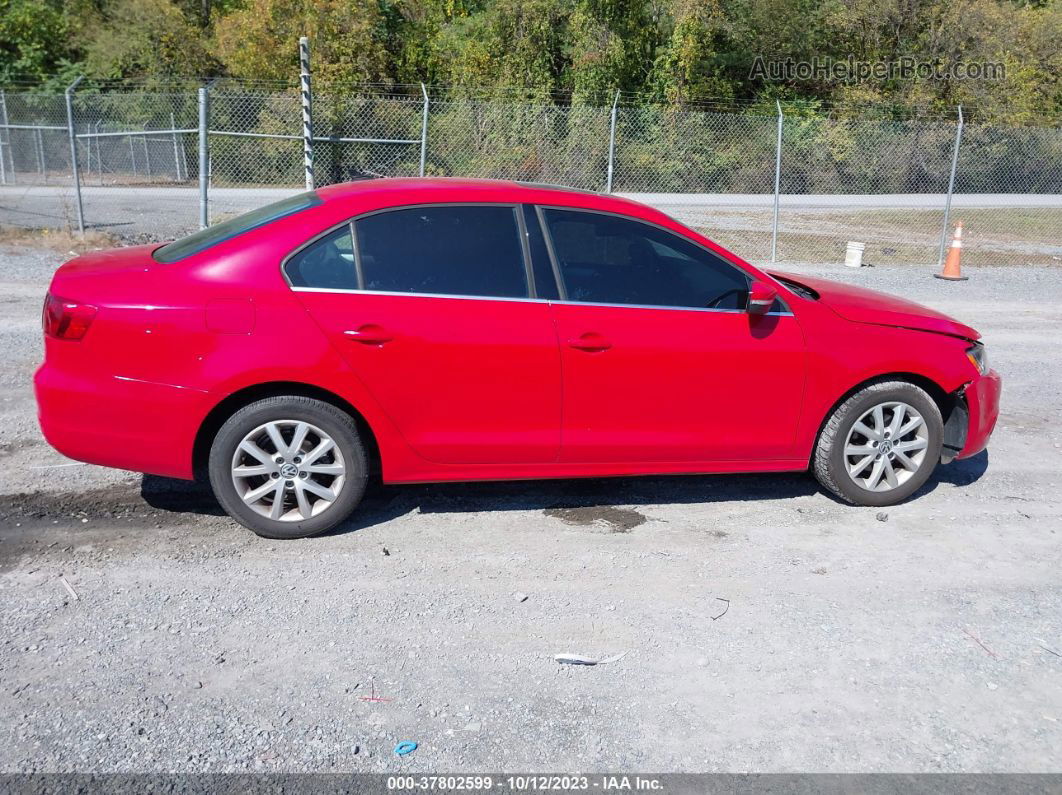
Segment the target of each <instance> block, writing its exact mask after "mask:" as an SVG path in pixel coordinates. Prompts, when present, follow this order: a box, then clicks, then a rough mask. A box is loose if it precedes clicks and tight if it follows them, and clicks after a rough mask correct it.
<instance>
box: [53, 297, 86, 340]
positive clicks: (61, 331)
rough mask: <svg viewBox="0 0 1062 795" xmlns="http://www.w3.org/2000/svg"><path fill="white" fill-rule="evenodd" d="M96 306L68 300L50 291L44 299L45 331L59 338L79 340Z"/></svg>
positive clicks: (83, 334)
mask: <svg viewBox="0 0 1062 795" xmlns="http://www.w3.org/2000/svg"><path fill="white" fill-rule="evenodd" d="M94 317H96V307H94V306H92V305H91V304H79V303H78V302H76V301H67V300H65V299H62V298H58V297H56V296H54V295H52V294H51V293H48V295H47V297H46V298H45V299H44V315H43V325H44V333H45V334H47V335H48V336H49V337H55V338H56V339H57V340H79V339H81V338H82V337H84V336H85V332H86V331H88V327H89V326H90V325H91V324H92V319H93V318H94Z"/></svg>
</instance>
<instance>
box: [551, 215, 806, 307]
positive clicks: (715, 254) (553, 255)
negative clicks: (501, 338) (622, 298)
mask: <svg viewBox="0 0 1062 795" xmlns="http://www.w3.org/2000/svg"><path fill="white" fill-rule="evenodd" d="M535 208H536V209H537V210H538V222H539V225H540V226H541V227H542V236H543V237H544V238H545V239H546V250H547V251H548V252H549V256H550V259H551V260H552V261H553V275H554V276H555V277H556V279H557V286H558V288H559V290H560V294H561V299H562V302H564V303H573V304H582V305H584V306H638V307H640V308H644V309H656V308H659V309H691V310H694V311H702V310H704V309H710V307H696V306H670V305H666V306H656V305H642V304H598V303H592V302H590V301H567V296H568V290H567V287H566V286H565V284H564V277H563V275H562V274H561V272H560V262H559V261H558V259H557V253H556V250H555V249H554V247H553V233H552V232H551V231H550V228H549V225H548V224H547V223H546V217H545V212H544V211H545V210H564V211H569V212H578V213H595V214H597V215H607V216H610V217H612V218H619V219H620V220H623V221H634V222H636V223H639V224H645V225H646V226H651V227H654V228H655V229H659V230H660V231H661V232H664V233H665V234H668V235H672V236H674V237H678V238H680V239H682V240H685V241H687V242H688V243H691V244H693V245H694V246H696V247H697V248H699V249H700V250H701V251H703V252H705V253H706V254H709V255H711V256H713V257H715V258H716V259H718V260H719V261H720V262H721V263H722V264H723V265H725V266H727V267H728V268H733V269H734V270H735V271H737V272H738V273H740V274H741V275H742V276H744V277H745V279H746V280H747V281H748V284H749V286H750V287H751V286H752V281H753V276H752V274H751V273H749V272H748V271H746V270H745V269H744V268H741V267H739V266H737V265H735V264H734V263H733V262H731V261H730V260H728V259H727V258H726V257H724V256H722V255H721V254H719V253H718V252H717V251H712V249H710V248H708V247H707V246H705V245H704V244H702V243H699V242H697V241H696V240H693V239H692V238H689V237H686V236H685V235H680V234H679V233H678V232H676V231H675V230H673V229H668V228H667V227H666V226H662V225H661V224H658V223H656V222H655V221H647V220H645V219H644V218H635V217H634V216H632V215H624V214H622V213H617V212H612V211H611V210H597V209H592V208H587V207H572V206H569V205H564V204H536V205H535ZM675 223H679V222H678V221H676V222H675ZM680 225H683V224H680ZM771 279H772V281H775V282H777V280H776V279H774V278H773V277H771ZM782 287H785V285H782ZM786 289H788V288H786ZM778 300H779V301H781V303H782V306H784V307H785V309H786V311H785V312H767V313H766V316H783V315H792V314H793V310H792V309H790V308H789V302H788V301H786V300H785V299H784V298H783V297H782V296H781V295H779V296H778ZM724 311H732V312H741V313H742V314H750V313H749V311H748V310H747V309H734V310H724Z"/></svg>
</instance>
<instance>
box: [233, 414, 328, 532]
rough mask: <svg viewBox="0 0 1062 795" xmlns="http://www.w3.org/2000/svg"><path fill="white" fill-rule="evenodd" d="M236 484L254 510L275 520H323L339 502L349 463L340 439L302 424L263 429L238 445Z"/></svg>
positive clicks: (279, 424) (287, 423)
mask: <svg viewBox="0 0 1062 795" xmlns="http://www.w3.org/2000/svg"><path fill="white" fill-rule="evenodd" d="M231 472H232V483H233V485H234V486H235V487H236V494H237V495H238V496H239V497H240V499H242V500H243V502H244V503H245V504H246V505H247V507H249V508H250V509H251V510H253V511H255V512H256V513H258V514H260V515H262V516H264V517H266V518H268V519H273V520H275V521H280V522H298V521H303V520H305V519H309V518H311V517H314V516H318V515H320V514H321V513H322V512H324V511H326V510H328V508H329V507H331V505H332V504H333V503H334V502H335V501H336V499H337V498H338V497H339V493H340V491H341V490H342V489H343V484H344V482H345V481H346V474H347V469H346V463H345V462H344V460H343V453H342V452H341V451H340V450H339V447H338V446H337V445H336V443H335V440H333V439H332V438H331V437H330V436H329V435H328V434H326V433H325V432H324V431H322V430H321V429H320V428H318V427H317V426H316V425H312V424H311V423H308V422H303V421H302V420H273V421H271V422H267V423H265V424H263V425H259V426H258V427H257V428H255V429H254V430H252V431H251V432H250V433H248V434H247V435H246V436H244V437H243V440H242V441H241V442H240V443H239V444H238V445H237V446H236V451H235V452H234V453H233V456H232V467H231Z"/></svg>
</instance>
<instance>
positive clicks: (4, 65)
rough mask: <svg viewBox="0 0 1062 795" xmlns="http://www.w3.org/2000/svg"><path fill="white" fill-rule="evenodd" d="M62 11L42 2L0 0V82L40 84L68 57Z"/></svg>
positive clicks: (65, 24) (65, 27)
mask: <svg viewBox="0 0 1062 795" xmlns="http://www.w3.org/2000/svg"><path fill="white" fill-rule="evenodd" d="M67 32H68V30H67V20H66V17H65V15H64V14H63V12H62V9H61V8H59V7H57V6H55V5H53V4H52V3H48V2H45V0H0V81H3V82H4V83H7V82H10V81H12V80H15V79H31V80H43V79H45V78H46V77H47V76H48V75H51V74H53V73H55V72H56V71H58V70H60V69H61V68H62V67H63V66H64V64H65V63H66V62H67V59H68V57H69V55H70V52H69V49H68V47H67Z"/></svg>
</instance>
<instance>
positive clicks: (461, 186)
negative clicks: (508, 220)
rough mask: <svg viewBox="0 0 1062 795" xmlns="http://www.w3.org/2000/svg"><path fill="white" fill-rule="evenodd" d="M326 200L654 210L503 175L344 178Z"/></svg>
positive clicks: (322, 191)
mask: <svg viewBox="0 0 1062 795" xmlns="http://www.w3.org/2000/svg"><path fill="white" fill-rule="evenodd" d="M316 193H317V195H318V196H319V197H320V198H321V200H322V201H323V202H326V203H332V202H347V201H351V200H370V201H371V200H372V199H373V198H376V199H379V201H380V203H381V205H391V206H394V205H399V204H419V203H434V202H460V201H467V202H475V201H491V202H528V203H536V204H544V203H545V204H548V203H550V202H556V203H557V204H564V205H568V204H571V205H575V206H582V207H594V206H597V207H601V208H602V209H606V208H611V209H620V207H621V206H622V207H623V209H624V210H626V211H627V212H631V211H632V210H634V209H635V208H637V211H635V212H634V213H632V214H636V215H643V214H644V213H645V211H647V210H648V211H649V212H651V213H654V214H655V211H653V210H651V208H648V207H646V206H645V205H644V204H641V203H639V202H634V201H631V200H630V199H624V198H621V197H619V196H615V195H612V194H607V193H596V192H594V191H589V190H582V189H580V188H568V187H564V186H561V185H546V184H541V183H533V182H517V181H515V180H504V179H469V178H465V177H390V178H385V179H367V180H360V181H357V182H343V183H339V184H336V185H329V186H327V187H323V188H318V189H317V191H316Z"/></svg>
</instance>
